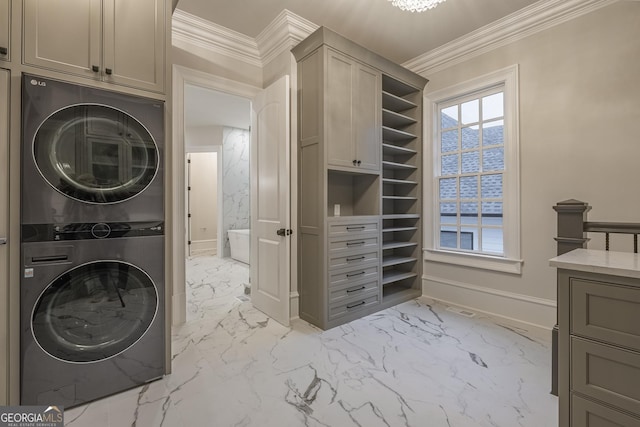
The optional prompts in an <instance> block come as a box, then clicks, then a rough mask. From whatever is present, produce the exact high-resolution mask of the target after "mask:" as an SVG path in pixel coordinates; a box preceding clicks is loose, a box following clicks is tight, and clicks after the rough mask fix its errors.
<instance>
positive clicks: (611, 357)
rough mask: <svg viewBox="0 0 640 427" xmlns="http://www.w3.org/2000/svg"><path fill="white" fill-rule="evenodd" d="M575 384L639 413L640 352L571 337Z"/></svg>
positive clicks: (585, 390) (572, 376) (577, 388)
mask: <svg viewBox="0 0 640 427" xmlns="http://www.w3.org/2000/svg"><path fill="white" fill-rule="evenodd" d="M571 388H572V390H574V391H576V392H580V393H582V394H584V395H586V396H589V397H593V398H595V399H598V400H600V401H602V402H604V403H608V404H611V405H614V406H617V407H618V408H621V409H624V410H626V411H629V412H633V413H635V414H639V413H640V353H636V352H634V351H629V350H622V349H620V348H616V347H612V346H609V345H606V344H600V343H596V342H594V341H590V340H584V339H581V338H575V337H571ZM585 425H587V424H585Z"/></svg>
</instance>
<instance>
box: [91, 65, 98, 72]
mask: <svg viewBox="0 0 640 427" xmlns="http://www.w3.org/2000/svg"><path fill="white" fill-rule="evenodd" d="M91 71H93V72H94V73H97V72H98V71H100V67H98V66H97V65H92V66H91Z"/></svg>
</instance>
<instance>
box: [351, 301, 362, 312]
mask: <svg viewBox="0 0 640 427" xmlns="http://www.w3.org/2000/svg"><path fill="white" fill-rule="evenodd" d="M361 305H364V301H360V302H359V303H357V304H353V305H348V306H347V310H351V309H352V308H356V307H358V306H361Z"/></svg>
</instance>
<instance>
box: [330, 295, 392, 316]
mask: <svg viewBox="0 0 640 427" xmlns="http://www.w3.org/2000/svg"><path fill="white" fill-rule="evenodd" d="M379 303H380V298H379V293H375V294H373V295H370V296H368V297H364V298H361V299H357V300H355V301H349V302H345V303H342V304H332V305H330V306H329V320H333V319H336V318H338V317H341V316H346V315H348V314H352V313H357V312H358V311H362V310H364V309H366V308H369V307H371V306H374V305H377V304H379Z"/></svg>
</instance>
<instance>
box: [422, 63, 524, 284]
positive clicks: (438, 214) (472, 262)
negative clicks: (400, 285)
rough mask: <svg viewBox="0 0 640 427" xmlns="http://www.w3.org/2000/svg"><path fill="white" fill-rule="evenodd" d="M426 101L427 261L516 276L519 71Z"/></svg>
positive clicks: (434, 95)
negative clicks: (428, 129)
mask: <svg viewBox="0 0 640 427" xmlns="http://www.w3.org/2000/svg"><path fill="white" fill-rule="evenodd" d="M428 98H429V99H428V102H427V104H426V105H427V109H428V110H430V112H431V132H430V133H429V134H428V135H430V137H429V138H427V139H426V143H427V145H430V149H429V148H427V150H426V151H427V152H428V153H432V156H431V158H427V165H425V166H426V167H425V170H426V171H427V172H428V173H429V172H430V175H426V176H427V177H429V176H431V177H432V180H433V182H432V184H433V185H431V186H429V185H428V182H427V185H426V187H427V193H428V194H427V197H426V200H427V205H430V206H427V209H425V212H432V213H433V215H432V216H431V218H432V224H431V225H432V226H431V227H430V226H429V224H428V223H427V227H426V229H427V239H426V240H425V242H427V248H426V252H425V258H426V259H427V260H431V261H440V262H447V263H454V264H463V265H467V266H473V267H479V268H488V269H492V270H498V271H507V272H512V273H519V272H520V265H521V261H520V260H519V255H520V250H519V247H520V243H519V235H520V231H519V222H520V221H519V196H518V187H519V172H518V164H519V162H518V129H517V67H511V68H508V69H506V70H501V71H499V72H496V73H493V74H491V75H488V76H484V77H481V78H479V79H474V80H473V81H469V82H465V83H462V84H460V85H456V86H454V87H451V88H448V89H444V90H440V91H437V92H434V93H431V94H429V95H428Z"/></svg>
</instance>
